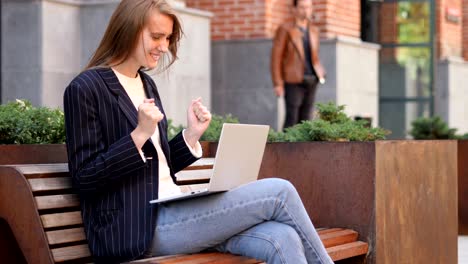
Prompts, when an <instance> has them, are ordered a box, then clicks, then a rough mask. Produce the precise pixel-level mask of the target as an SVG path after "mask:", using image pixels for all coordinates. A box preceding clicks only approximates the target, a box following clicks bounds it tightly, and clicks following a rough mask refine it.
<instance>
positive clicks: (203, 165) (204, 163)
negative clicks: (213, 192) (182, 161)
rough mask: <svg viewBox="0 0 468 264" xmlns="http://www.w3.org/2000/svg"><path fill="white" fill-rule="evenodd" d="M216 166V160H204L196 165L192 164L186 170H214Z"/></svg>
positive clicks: (198, 161) (196, 162) (195, 163)
mask: <svg viewBox="0 0 468 264" xmlns="http://www.w3.org/2000/svg"><path fill="white" fill-rule="evenodd" d="M213 164H214V158H202V159H199V160H197V161H195V162H194V163H192V164H191V165H190V166H188V167H187V168H185V169H184V170H204V169H212V168H213Z"/></svg>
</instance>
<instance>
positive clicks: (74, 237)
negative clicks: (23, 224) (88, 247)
mask: <svg viewBox="0 0 468 264" xmlns="http://www.w3.org/2000/svg"><path fill="white" fill-rule="evenodd" d="M46 235H47V240H48V241H49V245H57V244H63V243H70V242H79V241H85V240H86V235H85V232H84V228H82V227H80V228H71V229H64V230H56V231H48V232H46Z"/></svg>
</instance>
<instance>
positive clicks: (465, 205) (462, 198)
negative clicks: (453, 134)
mask: <svg viewBox="0 0 468 264" xmlns="http://www.w3.org/2000/svg"><path fill="white" fill-rule="evenodd" d="M458 233H459V234H460V235H468V140H459V141H458Z"/></svg>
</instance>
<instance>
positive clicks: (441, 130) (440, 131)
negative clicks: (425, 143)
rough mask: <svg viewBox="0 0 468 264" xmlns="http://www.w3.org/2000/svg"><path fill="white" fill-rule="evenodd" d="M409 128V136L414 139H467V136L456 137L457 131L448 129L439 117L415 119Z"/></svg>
mask: <svg viewBox="0 0 468 264" xmlns="http://www.w3.org/2000/svg"><path fill="white" fill-rule="evenodd" d="M411 126H412V128H411V130H410V132H409V134H410V135H411V136H412V137H413V138H414V139H463V138H465V139H468V137H467V136H468V134H465V135H457V134H456V132H457V129H456V128H450V127H449V126H448V125H447V123H445V121H444V120H442V118H441V117H440V116H434V117H420V118H417V119H416V120H414V121H413V122H411Z"/></svg>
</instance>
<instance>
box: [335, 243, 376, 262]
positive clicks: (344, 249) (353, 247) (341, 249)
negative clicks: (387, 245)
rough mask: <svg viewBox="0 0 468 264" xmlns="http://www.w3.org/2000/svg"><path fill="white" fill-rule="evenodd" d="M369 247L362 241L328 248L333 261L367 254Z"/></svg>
mask: <svg viewBox="0 0 468 264" xmlns="http://www.w3.org/2000/svg"><path fill="white" fill-rule="evenodd" d="M368 249H369V246H368V245H367V243H364V242H362V241H356V242H352V243H347V244H344V245H339V246H334V247H329V248H327V252H328V255H330V257H331V259H332V260H333V261H337V260H342V259H346V258H351V257H355V256H360V255H365V254H367V250H368Z"/></svg>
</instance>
